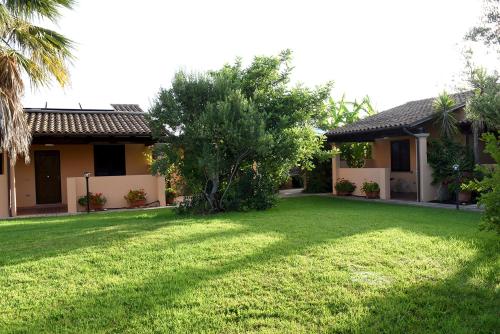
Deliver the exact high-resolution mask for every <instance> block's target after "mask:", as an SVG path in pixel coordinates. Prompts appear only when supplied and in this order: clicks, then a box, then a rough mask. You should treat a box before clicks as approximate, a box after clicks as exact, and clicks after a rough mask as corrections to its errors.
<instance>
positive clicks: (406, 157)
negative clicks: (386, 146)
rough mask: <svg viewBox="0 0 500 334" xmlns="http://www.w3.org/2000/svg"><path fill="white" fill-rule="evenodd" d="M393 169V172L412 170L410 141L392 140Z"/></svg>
mask: <svg viewBox="0 0 500 334" xmlns="http://www.w3.org/2000/svg"><path fill="white" fill-rule="evenodd" d="M391 170H392V171H393V172H409V171H410V141H409V140H397V141H391Z"/></svg>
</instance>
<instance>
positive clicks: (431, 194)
mask: <svg viewBox="0 0 500 334" xmlns="http://www.w3.org/2000/svg"><path fill="white" fill-rule="evenodd" d="M428 137H429V134H428V133H419V134H415V138H416V140H417V142H418V152H417V166H418V167H419V171H418V173H419V174H418V175H417V178H418V179H419V183H418V191H419V192H420V202H429V201H432V200H434V199H435V198H436V195H437V194H436V190H435V187H434V186H433V185H432V168H431V166H430V165H429V162H428V161H427V138H428Z"/></svg>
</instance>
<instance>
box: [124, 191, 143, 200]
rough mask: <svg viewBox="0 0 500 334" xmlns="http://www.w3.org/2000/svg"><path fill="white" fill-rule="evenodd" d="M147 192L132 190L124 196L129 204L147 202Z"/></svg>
mask: <svg viewBox="0 0 500 334" xmlns="http://www.w3.org/2000/svg"><path fill="white" fill-rule="evenodd" d="M146 195H147V194H146V192H145V191H144V189H137V190H130V191H129V192H128V194H127V195H125V196H123V198H125V199H126V200H127V202H129V203H133V202H137V201H145V200H146Z"/></svg>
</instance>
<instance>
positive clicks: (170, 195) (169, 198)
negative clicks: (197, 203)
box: [165, 188, 177, 205]
mask: <svg viewBox="0 0 500 334" xmlns="http://www.w3.org/2000/svg"><path fill="white" fill-rule="evenodd" d="M176 197H177V193H176V191H175V189H173V188H167V189H165V202H166V203H167V205H168V204H173V203H174V199H175V198H176Z"/></svg>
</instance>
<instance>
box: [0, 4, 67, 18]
mask: <svg viewBox="0 0 500 334" xmlns="http://www.w3.org/2000/svg"><path fill="white" fill-rule="evenodd" d="M2 3H3V4H4V6H5V7H7V9H8V10H9V12H11V13H12V14H13V15H14V16H16V17H22V18H25V19H28V20H32V19H34V18H47V19H49V20H52V21H54V20H56V19H57V18H59V16H60V11H61V8H68V9H71V8H72V7H73V5H74V4H75V1H74V0H2Z"/></svg>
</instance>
